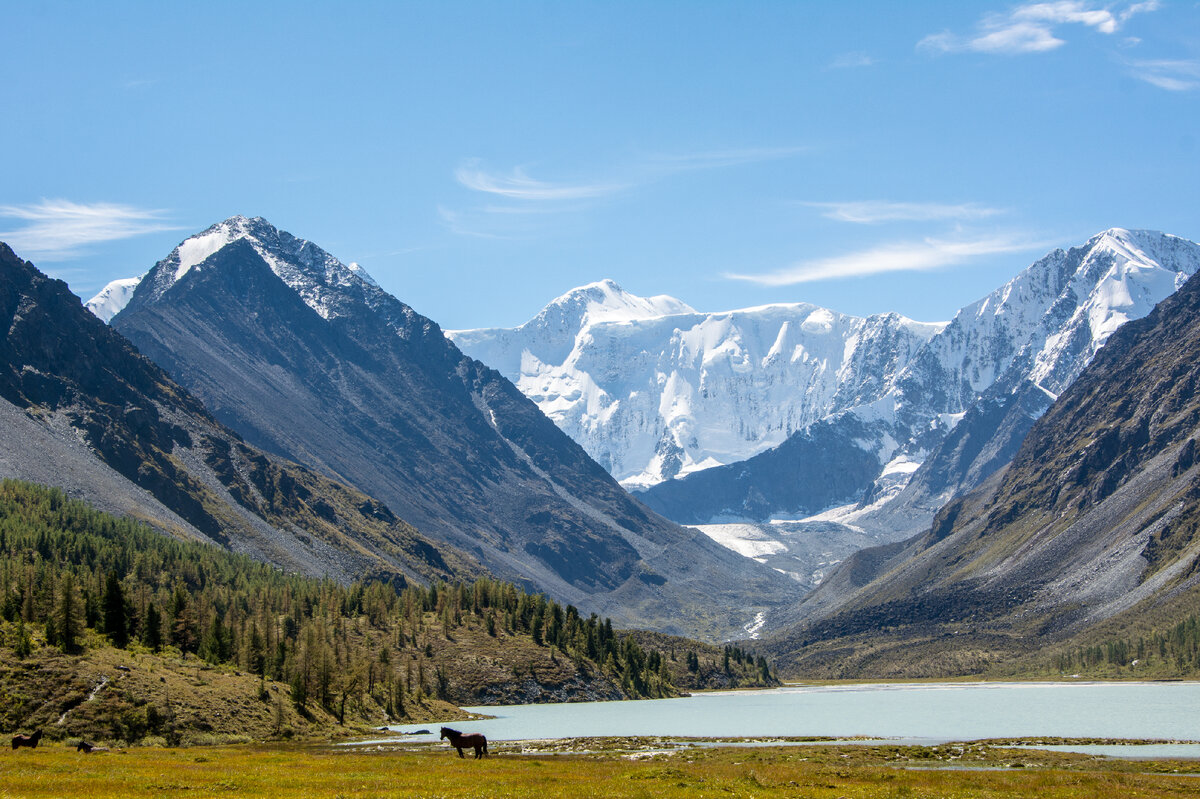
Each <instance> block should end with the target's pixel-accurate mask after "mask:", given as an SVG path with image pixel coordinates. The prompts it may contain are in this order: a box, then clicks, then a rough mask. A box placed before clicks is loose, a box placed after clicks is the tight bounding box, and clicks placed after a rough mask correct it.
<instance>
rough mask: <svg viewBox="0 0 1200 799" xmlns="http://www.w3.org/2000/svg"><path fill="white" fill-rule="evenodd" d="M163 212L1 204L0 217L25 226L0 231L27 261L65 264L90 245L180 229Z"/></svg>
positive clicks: (60, 202)
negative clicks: (19, 222) (31, 259)
mask: <svg viewBox="0 0 1200 799" xmlns="http://www.w3.org/2000/svg"><path fill="white" fill-rule="evenodd" d="M165 214H166V212H165V211H162V210H155V209H146V208H136V207H134V206H132V205H120V204H117V203H92V204H87V203H74V202H71V201H69V200H42V201H41V202H40V203H35V204H33V205H0V218H7V219H16V220H20V221H21V222H24V223H25V224H24V225H22V226H20V227H17V228H15V229H13V230H8V231H4V232H0V239H2V240H4V241H6V242H8V244H9V246H11V247H12V248H13V249H14V250H16V251H17V252H18V253H20V254H21V255H23V256H25V257H28V258H39V259H41V260H43V261H66V260H69V259H71V258H75V257H77V256H79V255H80V254H81V253H82V251H83V250H84V248H86V247H87V246H88V245H90V244H98V243H101V242H105V241H116V240H118V239H128V238H133V237H134V236H142V235H145V234H147V233H157V232H160V231H165V230H179V229H180V227H179V226H177V225H171V224H169V223H168V222H167V221H166V220H165V219H164V216H165Z"/></svg>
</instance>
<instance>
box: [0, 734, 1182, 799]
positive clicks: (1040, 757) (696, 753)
mask: <svg viewBox="0 0 1200 799" xmlns="http://www.w3.org/2000/svg"><path fill="white" fill-rule="evenodd" d="M585 743H586V745H587V746H589V747H591V746H594V747H596V748H597V749H598V750H599V751H593V752H591V753H590V754H583V755H581V754H569V753H563V752H564V751H568V752H569V751H570V749H571V748H572V746H577V742H576V743H575V744H572V743H566V744H564V746H562V747H558V748H557V752H556V751H555V750H556V747H555V746H553V745H546V744H542V745H541V746H540V748H539V753H537V754H529V753H522V752H521V747H522V745H521V744H519V743H499V744H493V746H492V749H493V756H492V757H490V758H487V759H484V760H479V761H476V760H473V759H470V758H468V759H465V760H460V759H459V758H458V757H456V756H455V755H454V753H453V751H452V750H450V749H449V748H448V747H445V746H444V745H443V746H441V747H437V746H434V747H418V746H414V747H413V749H412V750H410V751H405V750H400V749H396V748H394V747H390V746H385V747H378V748H373V749H372V750H371V751H345V750H334V749H333V748H331V747H302V746H272V747H264V746H227V747H212V748H204V749H160V748H150V747H147V748H134V749H129V750H125V751H122V752H110V753H105V754H93V755H81V754H77V753H76V752H74V751H73V750H70V749H67V748H65V747H63V746H61V745H51V746H44V747H41V748H39V749H37V750H28V749H22V750H18V751H16V752H10V751H3V752H2V753H0V799H10V797H12V798H15V797H60V796H86V797H89V798H92V799H104V798H105V797H122V799H126V798H127V799H135V798H136V797H143V796H145V797H150V796H154V797H159V796H188V797H211V796H225V797H228V796H237V797H278V798H280V799H286V797H313V798H314V799H320V798H322V797H329V798H330V799H333V798H335V797H345V798H347V799H348V798H349V797H355V798H356V799H358V798H361V799H368V798H369V797H402V796H421V797H495V796H506V797H537V799H555V798H556V797H579V796H607V797H698V796H722V797H729V796H746V797H750V796H753V797H776V796H778V797H785V796H786V797H796V796H804V797H813V798H814V799H824V798H825V797H828V798H829V799H834V797H847V799H849V798H850V797H904V796H911V797H935V796H936V797H964V798H965V797H972V798H984V799H986V798H987V797H1001V796H1006V797H1007V796H1037V797H1039V799H1059V797H1063V798H1068V797H1097V796H1134V795H1136V796H1141V797H1168V796H1172V797H1173V796H1181V795H1188V794H1194V793H1195V792H1196V791H1197V790H1200V784H1198V783H1197V782H1196V779H1195V777H1188V776H1184V775H1183V774H1172V773H1170V771H1171V770H1172V769H1180V770H1183V771H1186V770H1189V769H1190V770H1192V772H1193V773H1195V772H1196V771H1200V764H1194V763H1163V764H1157V763H1152V764H1147V763H1123V762H1120V761H1104V760H1096V759H1093V758H1089V757H1085V756H1080V755H1065V754H1059V753H1044V752H1033V751H1026V750H1011V749H999V748H993V747H989V746H985V745H978V744H975V745H968V746H961V745H960V746H941V747H889V746H820V745H818V746H804V747H798V746H792V747H772V748H754V749H746V748H713V749H708V748H700V749H697V748H683V749H674V750H670V751H663V749H662V748H660V747H654V746H651V748H649V749H644V750H641V751H637V750H636V749H635V750H633V751H631V750H630V749H629V748H628V747H629V746H630V744H631V743H632V744H634V745H637V744H639V743H640V744H643V745H645V744H646V743H647V742H645V741H641V742H629V741H602V740H595V741H588V742H585ZM650 743H653V742H650ZM948 767H953V768H948ZM1152 772H1160V773H1152Z"/></svg>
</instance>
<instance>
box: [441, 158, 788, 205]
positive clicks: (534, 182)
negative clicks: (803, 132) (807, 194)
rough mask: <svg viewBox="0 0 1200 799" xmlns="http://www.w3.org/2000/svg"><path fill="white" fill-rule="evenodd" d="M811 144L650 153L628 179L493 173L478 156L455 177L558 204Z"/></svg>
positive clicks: (477, 187)
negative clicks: (559, 178)
mask: <svg viewBox="0 0 1200 799" xmlns="http://www.w3.org/2000/svg"><path fill="white" fill-rule="evenodd" d="M807 149H808V148H804V147H750V148H742V149H730V150H706V151H700V152H693V153H683V154H668V155H663V154H658V155H650V156H645V157H643V158H641V159H640V161H638V162H637V163H635V164H633V165H630V166H626V167H625V168H624V169H623V170H622V171H623V172H624V173H625V174H626V177H625V178H624V179H620V180H595V181H582V182H575V183H567V182H552V181H547V180H539V179H537V178H534V177H532V176H530V175H529V174H528V173H527V172H526V171H525V169H524V168H522V167H515V168H513V169H512V170H511V171H509V172H507V173H498V172H490V171H488V170H485V169H483V168H482V166H481V165H482V161H480V160H479V159H477V158H472V159H469V160H467V161H465V162H463V164H462V165H461V166H459V167H458V169H456V170H455V171H454V177H455V179H456V180H457V181H458V183H459V184H460V185H462V186H464V187H465V188H468V189H471V190H472V191H479V192H484V193H485V194H491V195H495V196H499V197H503V198H505V199H508V200H518V201H529V202H545V203H555V202H564V201H570V200H591V199H596V198H600V197H608V196H611V195H614V194H620V193H622V192H625V191H628V190H629V189H632V188H635V187H636V186H639V185H643V184H646V183H651V182H653V181H655V180H659V179H661V178H664V177H668V176H670V175H673V174H678V173H681V172H690V171H695V170H703V169H719V168H723V167H731V166H740V165H743V164H752V163H756V162H760V161H772V160H776V159H780V158H786V157H788V156H792V155H796V154H798V153H801V152H804V151H806V150H807Z"/></svg>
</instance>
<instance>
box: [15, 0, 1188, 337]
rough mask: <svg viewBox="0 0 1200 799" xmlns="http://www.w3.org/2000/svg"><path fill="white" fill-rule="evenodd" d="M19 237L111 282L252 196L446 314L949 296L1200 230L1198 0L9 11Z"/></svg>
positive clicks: (95, 280)
mask: <svg viewBox="0 0 1200 799" xmlns="http://www.w3.org/2000/svg"><path fill="white" fill-rule="evenodd" d="M5 28H6V30H7V34H8V35H7V36H6V37H5V46H4V48H0V70H2V74H3V78H4V79H3V81H0V99H2V100H3V106H4V108H5V109H6V111H7V114H6V122H5V124H4V125H3V126H0V152H3V153H4V156H3V171H2V173H0V174H2V176H3V177H2V180H0V239H2V240H5V241H8V242H9V243H10V244H12V245H13V247H14V249H16V250H17V252H18V254H20V255H22V256H24V257H26V258H28V259H29V260H32V261H34V262H35V263H36V264H37V265H38V266H39V267H41V268H42V269H44V270H45V271H47V272H49V273H50V274H52V275H55V276H56V277H61V278H62V279H64V280H66V281H67V282H68V283H69V284H70V285H71V287H72V289H73V290H74V291H75V292H76V293H77V294H79V295H80V296H82V297H83V298H84V299H86V298H88V297H90V296H91V295H92V294H93V293H94V292H95V291H97V290H98V289H99V288H101V287H102V286H103V285H104V284H105V283H107V282H108V281H109V280H111V279H114V278H117V277H126V276H131V275H135V274H139V273H141V272H144V271H145V270H146V269H148V268H149V267H150V266H152V265H153V264H154V262H155V261H156V260H158V259H160V258H162V257H163V256H165V255H166V254H167V253H168V252H169V251H170V249H171V248H172V247H173V246H174V245H175V244H176V243H178V242H179V241H180V240H182V239H183V238H185V237H186V236H187V235H190V234H192V233H195V232H197V231H199V230H202V229H204V228H206V227H208V226H209V225H210V224H212V223H214V222H217V221H220V220H221V219H224V218H226V217H229V216H231V215H234V214H239V213H240V214H246V215H250V216H263V217H266V218H267V219H268V220H270V221H271V222H273V223H274V224H276V225H277V226H279V227H281V228H283V229H285V230H288V231H290V232H292V233H293V234H295V235H297V236H300V237H303V238H307V239H311V240H312V241H314V242H316V243H317V244H319V245H320V246H322V247H324V248H325V249H327V250H329V251H330V252H332V253H333V254H334V255H337V256H338V257H339V258H341V259H342V260H344V261H357V262H359V263H361V264H362V265H363V266H364V267H366V268H367V270H368V271H369V272H370V273H371V274H372V275H373V276H375V278H376V279H377V280H378V281H379V282H380V284H381V285H383V287H384V288H386V289H388V290H389V291H391V292H392V293H394V294H395V295H396V296H398V297H399V298H400V299H402V300H404V301H405V302H408V303H409V304H411V305H412V306H413V307H415V308H416V309H417V310H418V311H420V312H422V313H425V314H427V315H429V316H431V317H432V318H434V319H435V320H437V321H438V322H439V323H441V324H442V325H443V326H444V327H448V328H460V327H480V326H497V325H504V326H509V325H516V324H519V323H521V322H522V321H524V320H526V319H528V318H529V317H530V316H532V315H533V314H534V313H536V312H537V310H538V309H540V308H541V306H542V305H544V304H545V303H546V302H547V301H549V300H550V299H551V298H553V297H554V296H556V295H558V294H560V293H562V292H564V291H566V290H567V289H569V288H571V287H573V286H576V285H580V284H583V283H587V282H591V281H594V280H599V279H601V278H605V277H610V278H613V279H615V280H616V281H617V282H619V283H621V284H622V285H623V286H624V287H625V288H627V289H628V290H630V291H633V292H635V293H637V294H642V295H652V294H662V293H665V294H672V295H674V296H676V297H679V298H680V299H683V300H684V301H686V302H688V303H690V304H691V305H693V306H694V307H696V308H698V309H701V310H722V309H729V308H736V307H746V306H751V305H760V304H764V303H769V302H791V301H808V302H814V303H818V304H821V305H825V306H828V307H831V308H833V309H835V310H838V311H843V312H848V313H855V314H867V313H874V312H882V311H888V310H895V311H899V312H901V313H903V314H905V315H908V316H910V317H913V318H916V319H921V320H937V319H945V318H949V316H951V315H952V314H953V312H954V310H955V309H957V308H958V307H960V306H962V305H964V304H966V303H967V302H970V301H972V300H974V299H976V298H978V297H979V296H981V295H983V294H985V293H987V292H988V291H990V290H991V289H993V288H995V287H996V286H998V285H1000V284H1001V283H1003V282H1004V281H1005V280H1007V279H1008V278H1009V277H1011V276H1012V275H1013V274H1015V273H1016V272H1017V271H1019V270H1020V269H1021V268H1023V267H1024V266H1026V265H1028V264H1029V263H1030V262H1032V261H1033V260H1035V259H1036V258H1037V257H1039V256H1040V255H1042V254H1043V253H1044V252H1046V251H1047V250H1049V249H1052V248H1053V247H1056V246H1071V245H1073V244H1079V243H1082V242H1083V241H1084V240H1086V239H1087V238H1088V237H1089V236H1091V235H1092V234H1094V233H1097V232H1099V231H1100V230H1103V229H1105V228H1108V227H1113V226H1121V227H1145V228H1153V229H1159V230H1165V231H1167V232H1170V233H1175V234H1178V235H1181V236H1184V237H1187V238H1190V239H1193V240H1196V239H1198V238H1200V217H1198V216H1197V210H1198V208H1200V202H1198V201H1200V140H1198V139H1200V124H1198V123H1200V3H1196V2H1194V1H1193V0H1184V1H1179V2H1171V1H1170V0H1159V2H1155V1H1154V0H1150V2H1114V3H1102V2H1085V1H1084V0H1066V1H1063V2H1041V3H1024V4H1019V3H1018V4H1011V3H1003V2H995V3H993V2H978V3H974V2H972V3H960V2H955V3H950V2H942V3H922V2H904V3H897V2H840V3H817V2H798V1H797V2H786V3H785V2H679V3H675V2H657V1H656V2H645V0H642V1H641V2H629V3H623V2H604V3H587V2H546V3H532V2H489V3H483V2H479V3H454V2H439V3H421V4H417V3H400V2H389V3H339V4H333V3H329V4H323V3H308V2H292V3H239V4H222V3H211V2H205V3H161V2H159V3H145V4H142V3H125V2H110V3H104V4H83V3H57V2H38V3H22V4H9V6H8V7H7V8H6V10H5Z"/></svg>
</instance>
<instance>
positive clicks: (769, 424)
mask: <svg viewBox="0 0 1200 799" xmlns="http://www.w3.org/2000/svg"><path fill="white" fill-rule="evenodd" d="M1198 266H1200V248H1197V246H1196V245H1195V244H1194V243H1192V242H1190V241H1188V240H1186V239H1182V238H1179V237H1176V236H1171V235H1168V234H1164V233H1159V232H1154V231H1145V230H1127V229H1123V228H1112V229H1109V230H1106V231H1104V232H1102V233H1100V234H1098V235H1096V236H1094V237H1092V238H1091V239H1089V240H1088V241H1087V242H1086V243H1085V244H1084V245H1082V246H1080V247H1075V248H1071V249H1070V250H1062V249H1057V250H1054V251H1052V252H1050V253H1048V254H1047V255H1046V256H1044V257H1043V258H1041V259H1039V260H1038V261H1037V262H1035V263H1033V264H1032V265H1030V266H1028V267H1027V268H1025V269H1024V270H1022V271H1021V272H1020V273H1019V274H1017V275H1016V276H1015V277H1014V278H1013V279H1012V280H1010V281H1009V282H1008V283H1006V284H1005V285H1004V286H1001V287H1000V288H998V289H996V290H995V291H993V292H991V293H989V294H988V295H987V296H985V297H983V298H981V299H980V300H978V301H976V302H974V303H972V304H970V305H968V306H966V307H964V308H962V309H961V310H960V311H959V312H958V313H957V314H955V316H954V318H953V319H952V320H951V321H949V322H918V321H913V320H911V319H907V318H905V317H903V316H900V315H898V314H895V313H888V314H879V315H874V316H869V317H857V316H851V315H848V314H842V313H838V312H836V311H834V310H830V309H827V308H821V307H818V306H815V305H810V304H805V303H789V304H777V305H767V306H762V307H756V308H746V309H741V310H733V311H721V312H714V313H705V312H698V311H695V310H693V309H692V308H690V307H689V306H687V305H686V303H684V302H682V301H681V300H677V299H674V298H671V297H654V298H648V299H647V298H641V297H637V296H635V295H632V294H630V293H628V292H626V291H624V290H622V289H621V288H620V287H619V286H618V285H617V284H616V283H614V282H613V281H611V280H605V281H601V282H599V283H593V284H590V285H587V286H583V287H581V288H577V289H574V290H572V291H569V292H567V293H566V294H563V295H562V296H560V297H558V298H557V299H555V300H553V301H552V302H551V303H549V304H548V305H547V306H546V307H545V309H544V310H543V311H542V312H541V313H539V314H538V315H537V316H535V317H534V318H533V319H531V320H529V321H528V322H526V323H525V324H523V325H521V326H520V327H516V328H490V329H476V330H454V331H447V335H448V336H450V337H451V338H452V339H453V340H454V341H455V342H456V343H457V344H458V345H459V347H460V348H462V349H463V351H464V352H466V353H468V354H469V355H471V356H472V357H475V358H477V359H479V360H481V361H483V362H484V363H487V364H488V365H490V366H492V367H493V368H496V369H498V370H499V371H500V372H501V373H503V374H504V375H505V376H506V377H508V378H509V379H510V380H512V381H513V382H514V383H515V384H516V385H517V386H518V387H519V388H520V389H521V390H522V391H523V392H524V393H525V394H526V395H527V396H529V397H530V398H531V399H533V401H534V402H535V403H537V404H538V406H539V407H540V408H541V409H542V411H543V412H544V413H546V414H547V415H548V416H549V417H550V418H551V419H553V420H554V422H555V423H556V424H558V425H559V427H560V428H562V429H563V430H564V431H565V432H566V433H567V434H568V435H570V436H571V437H572V438H573V439H575V440H576V441H577V442H578V443H579V444H581V445H582V446H583V447H584V449H585V450H587V451H588V453H589V454H590V455H591V456H592V457H593V458H595V459H596V460H597V461H599V462H600V463H601V464H603V465H604V466H605V467H606V468H608V469H609V471H610V472H611V473H612V474H613V476H614V477H616V478H617V479H618V480H619V481H620V482H621V483H622V484H623V485H624V486H625V487H626V488H629V489H632V490H644V489H651V488H652V487H654V486H656V485H660V484H662V483H664V482H667V481H677V480H680V479H681V478H687V477H688V476H689V475H692V474H696V473H699V472H701V471H703V470H707V469H711V468H713V467H718V466H724V465H728V464H734V463H737V462H739V461H745V460H747V459H749V458H753V457H754V456H756V455H759V454H761V453H764V452H767V451H769V450H772V449H773V448H775V447H778V446H779V445H780V444H782V443H783V442H784V441H785V440H787V439H788V438H789V437H791V436H794V435H797V434H801V433H803V431H805V430H807V429H809V428H811V427H812V426H813V425H815V424H817V423H837V422H838V421H839V420H845V419H849V418H854V419H856V420H857V421H858V423H859V425H858V427H856V428H855V429H856V430H862V431H865V432H862V433H858V434H856V435H857V438H856V441H855V443H856V444H858V445H859V446H860V447H862V448H863V449H865V450H867V451H870V452H871V453H872V454H873V455H874V456H875V457H876V459H877V460H878V463H879V471H878V475H877V479H876V482H875V485H873V486H865V487H863V488H862V491H861V496H853V495H849V496H847V497H845V501H847V502H856V501H860V500H862V501H868V502H872V503H875V502H878V501H879V499H880V497H881V494H882V495H887V494H894V493H895V492H897V491H898V490H899V489H900V488H902V487H903V486H904V484H905V481H906V479H907V477H908V476H909V475H911V474H912V473H913V472H914V470H915V469H916V468H917V466H919V465H920V463H921V462H922V460H923V458H924V457H925V456H926V455H927V454H928V452H929V451H930V449H931V448H932V447H933V446H935V445H936V444H937V442H938V441H940V440H941V439H942V438H943V437H944V436H945V435H946V434H947V433H948V432H949V431H950V430H951V429H953V427H954V426H955V424H956V423H957V422H958V420H959V419H961V418H962V416H963V414H964V413H965V412H966V411H967V410H968V409H969V408H971V407H972V405H973V404H974V403H975V402H977V401H978V400H979V398H980V397H981V396H982V395H983V394H984V393H985V392H988V391H992V392H993V393H995V392H1001V393H1002V392H1004V391H1009V392H1013V391H1016V390H1017V389H1018V388H1019V387H1020V386H1022V385H1024V384H1025V383H1027V382H1028V383H1032V384H1033V385H1035V386H1036V387H1037V388H1038V389H1039V390H1041V391H1042V392H1045V394H1046V395H1047V396H1048V397H1049V398H1050V399H1053V398H1054V397H1056V396H1057V395H1058V394H1059V393H1061V392H1062V390H1063V389H1065V388H1066V387H1067V386H1068V385H1070V383H1071V381H1073V380H1074V379H1075V377H1076V376H1078V374H1079V372H1080V371H1081V370H1082V369H1083V368H1084V366H1086V364H1087V363H1088V362H1089V361H1090V360H1091V357H1092V356H1093V355H1094V354H1095V352H1096V351H1097V350H1098V349H1099V348H1100V347H1101V346H1103V344H1104V342H1105V341H1106V340H1107V338H1108V336H1109V335H1111V334H1112V332H1113V331H1114V330H1116V329H1117V327H1119V326H1120V325H1121V324H1123V323H1124V322H1126V321H1128V320H1130V319H1136V318H1139V317H1141V316H1144V315H1146V314H1147V313H1149V312H1150V310H1151V309H1152V308H1153V307H1154V305H1155V304H1156V303H1157V302H1159V301H1160V300H1162V299H1163V298H1165V297H1166V296H1168V295H1169V294H1171V293H1172V292H1173V291H1175V289H1176V288H1178V287H1179V286H1181V285H1182V284H1183V282H1184V281H1185V280H1187V278H1188V277H1190V276H1191V275H1192V274H1194V273H1195V272H1196V271H1197V268H1198ZM824 509H825V508H805V507H793V508H787V507H780V508H775V509H774V511H775V513H774V516H775V517H776V518H783V517H786V516H787V515H788V514H792V518H802V517H803V516H805V515H811V514H813V513H817V512H819V511H821V510H824ZM725 510H726V511H732V515H733V516H736V515H737V510H736V509H725ZM730 515H731V513H730V512H726V513H724V514H714V515H713V516H714V520H717V521H730V518H729V516H730ZM748 521H767V519H749V520H748Z"/></svg>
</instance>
